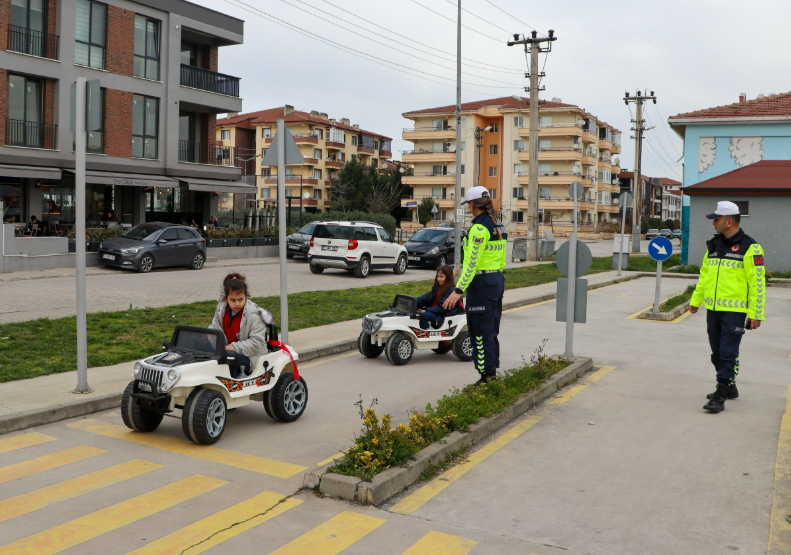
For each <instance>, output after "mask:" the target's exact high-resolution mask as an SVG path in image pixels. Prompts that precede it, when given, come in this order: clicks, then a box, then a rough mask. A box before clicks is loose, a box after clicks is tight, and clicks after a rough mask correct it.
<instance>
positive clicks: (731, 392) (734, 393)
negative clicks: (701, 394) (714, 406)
mask: <svg viewBox="0 0 791 555" xmlns="http://www.w3.org/2000/svg"><path fill="white" fill-rule="evenodd" d="M712 397H714V393H709V394H708V395H706V399H711V398H712ZM725 398H726V399H738V398H739V390H738V389H736V384H735V383H732V384H731V385H729V386H728V394H727V395H726V396H725Z"/></svg>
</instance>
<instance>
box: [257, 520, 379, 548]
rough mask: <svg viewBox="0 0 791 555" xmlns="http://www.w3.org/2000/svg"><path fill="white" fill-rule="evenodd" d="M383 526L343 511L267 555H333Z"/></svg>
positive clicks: (377, 521)
mask: <svg viewBox="0 0 791 555" xmlns="http://www.w3.org/2000/svg"><path fill="white" fill-rule="evenodd" d="M385 522H386V521H385V520H384V519H383V518H376V517H374V516H368V515H361V514H360V513H353V512H351V511H344V512H342V513H341V514H339V515H337V516H334V517H332V518H331V519H329V520H328V521H327V522H325V523H323V524H319V525H318V526H316V527H315V528H314V529H313V530H311V531H310V532H307V533H305V534H302V535H301V536H300V537H298V538H297V539H295V540H293V541H291V542H289V543H287V544H286V545H284V546H283V547H281V548H280V549H278V550H276V551H273V552H272V553H271V554H270V555H335V554H336V553H340V552H341V551H343V550H344V549H346V548H347V547H349V546H350V545H352V544H353V543H355V542H357V541H359V540H360V539H362V538H364V537H365V536H366V535H368V534H369V533H370V532H373V531H374V530H376V529H377V528H379V527H380V526H381V525H382V524H384V523H385Z"/></svg>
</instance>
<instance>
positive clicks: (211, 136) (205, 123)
mask: <svg viewBox="0 0 791 555" xmlns="http://www.w3.org/2000/svg"><path fill="white" fill-rule="evenodd" d="M198 142H201V143H204V144H207V145H213V144H215V143H216V142H217V115H216V114H201V115H200V137H199V139H198Z"/></svg>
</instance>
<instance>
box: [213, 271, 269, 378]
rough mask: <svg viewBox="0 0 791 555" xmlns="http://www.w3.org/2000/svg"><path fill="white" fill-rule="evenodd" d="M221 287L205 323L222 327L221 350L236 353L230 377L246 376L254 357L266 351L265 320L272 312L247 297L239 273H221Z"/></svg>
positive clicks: (251, 366) (220, 328)
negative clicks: (211, 318)
mask: <svg viewBox="0 0 791 555" xmlns="http://www.w3.org/2000/svg"><path fill="white" fill-rule="evenodd" d="M222 291H223V292H222V297H221V298H220V302H219V303H217V310H216V311H215V312H214V319H213V320H212V323H211V325H210V326H209V327H210V328H212V329H217V330H222V331H223V333H225V338H226V340H227V342H228V344H227V345H226V347H225V350H226V351H231V350H233V351H235V352H236V354H237V355H238V358H237V364H235V365H231V366H230V370H231V377H232V378H234V379H236V378H238V377H240V376H241V375H242V373H244V375H246V376H249V375H250V374H251V373H252V371H253V368H255V363H256V360H257V358H258V357H259V356H261V355H263V354H265V353H266V352H267V347H266V324H269V323H270V322H272V314H271V313H270V312H269V311H267V310H264V309H263V308H259V307H258V305H256V304H255V303H254V302H253V301H251V300H250V299H249V298H248V297H249V295H248V292H247V281H246V279H245V277H244V276H243V275H241V274H228V275H227V276H225V279H224V280H223V282H222Z"/></svg>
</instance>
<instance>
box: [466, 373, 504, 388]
mask: <svg viewBox="0 0 791 555" xmlns="http://www.w3.org/2000/svg"><path fill="white" fill-rule="evenodd" d="M496 379H497V376H496V375H493V376H490V375H488V374H484V375H481V379H479V380H478V381H477V382H475V383H471V384H470V385H468V386H467V387H465V388H464V389H474V388H476V387H478V386H479V385H483V384H485V383H488V382H493V381H494V380H496Z"/></svg>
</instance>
